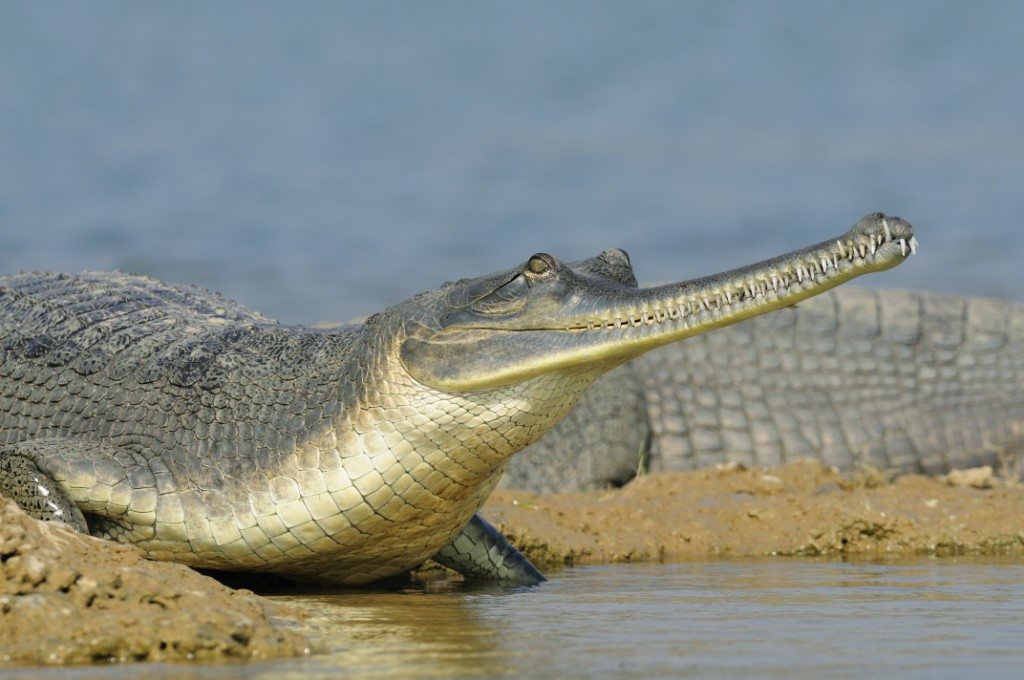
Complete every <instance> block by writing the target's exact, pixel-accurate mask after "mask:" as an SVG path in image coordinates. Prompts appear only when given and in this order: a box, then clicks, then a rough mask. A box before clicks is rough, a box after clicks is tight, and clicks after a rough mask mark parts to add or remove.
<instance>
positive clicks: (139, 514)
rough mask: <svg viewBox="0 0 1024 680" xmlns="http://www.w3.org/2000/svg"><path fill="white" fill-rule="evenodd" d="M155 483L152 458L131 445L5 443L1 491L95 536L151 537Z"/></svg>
mask: <svg viewBox="0 0 1024 680" xmlns="http://www.w3.org/2000/svg"><path fill="white" fill-rule="evenodd" d="M156 487H157V477H156V475H155V474H154V470H153V469H152V467H151V463H150V461H148V460H147V459H144V458H143V457H142V456H141V455H140V454H138V453H135V452H133V451H131V450H129V449H126V448H121V447H117V446H111V445H109V444H103V443H100V442H95V441H89V440H87V439H73V438H70V437H40V438H38V439H28V440H25V441H22V442H18V443H16V444H8V445H5V446H2V447H0V495H2V496H6V497H7V498H10V499H11V500H13V501H14V502H16V503H17V504H18V505H20V506H21V507H22V509H24V510H25V511H26V512H28V513H29V514H30V515H31V516H32V517H36V518H38V519H44V520H59V521H62V522H67V523H68V524H71V525H72V526H74V527H75V528H76V529H78V530H80V531H83V532H87V533H90V534H92V535H94V536H103V537H105V538H112V539H115V540H122V538H125V537H134V538H147V537H152V535H153V531H154V526H155V523H156V512H155V511H156V506H157V488H156ZM83 513H84V515H83ZM86 517H88V520H87V519H85V518H86Z"/></svg>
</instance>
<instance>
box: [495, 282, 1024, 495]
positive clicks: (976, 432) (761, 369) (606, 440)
mask: <svg viewBox="0 0 1024 680" xmlns="http://www.w3.org/2000/svg"><path fill="white" fill-rule="evenodd" d="M1022 455H1024V304H1021V303H1018V302H1006V301H1002V300H993V299H985V298H961V297H956V296H952V295H944V294H939V293H923V292H909V291H903V290H865V289H860V288H856V287H848V286H844V287H842V288H836V289H835V290H831V291H828V292H826V293H824V294H822V295H820V296H818V297H815V298H813V299H810V300H807V301H806V302H803V303H801V304H800V305H799V306H797V307H793V308H788V309H783V310H779V311H778V312H776V313H774V314H770V315H765V316H761V317H757V318H755V319H750V320H749V321H745V322H743V323H740V324H736V325H735V326H732V327H730V328H723V329H721V330H720V331H717V332H715V333H708V334H705V335H700V336H696V337H694V338H691V339H689V340H686V341H684V342H680V343H675V344H672V345H666V346H665V347H661V348H659V349H656V350H654V351H652V352H648V353H647V354H645V355H643V356H642V357H639V358H637V359H635V360H633V361H632V362H630V363H629V364H627V365H625V366H622V367H620V368H617V369H615V370H614V371H612V372H610V373H608V374H607V375H605V376H602V377H601V378H599V379H598V380H597V381H596V383H595V384H594V385H593V386H592V387H591V388H590V389H589V390H588V391H587V393H586V394H584V396H583V397H582V398H581V399H580V401H579V403H577V405H576V407H575V408H574V409H573V411H571V412H570V413H569V415H568V416H567V417H566V418H565V419H564V420H563V421H561V422H560V423H559V424H558V425H556V426H555V428H554V429H552V431H551V432H550V433H548V434H547V435H545V436H544V437H543V438H542V439H541V440H540V441H538V442H537V443H536V444H534V445H532V446H530V447H528V448H527V449H526V450H524V451H523V452H521V453H520V454H519V455H517V456H516V457H515V458H514V459H513V460H512V461H511V463H510V465H509V469H508V472H507V474H506V477H505V478H504V479H503V484H506V485H509V486H514V487H518V488H527V489H530V490H532V491H537V492H553V491H574V490H581V489H588V488H600V487H602V486H608V485H610V484H611V485H618V484H621V483H624V482H625V481H627V480H628V479H630V478H631V477H632V476H633V475H634V474H635V473H636V471H637V469H638V467H640V468H641V469H643V468H644V467H646V468H647V469H649V470H653V471H657V470H685V469H691V468H698V467H705V466H709V465H713V464H717V463H726V462H737V463H743V464H747V465H764V466H768V465H776V464H779V463H783V462H785V461H787V460H795V459H798V458H816V459H818V460H821V461H822V462H824V463H826V464H828V465H832V466H835V467H837V468H839V469H841V470H852V469H855V468H856V467H857V466H858V465H867V466H871V467H875V468H878V469H882V470H898V471H903V472H926V473H930V474H935V473H940V472H948V471H949V470H950V469H952V468H965V467H972V466H976V465H986V464H988V465H994V466H997V469H998V467H999V466H1001V465H1005V466H1006V467H1007V468H1008V470H1007V471H1008V472H1012V471H1013V469H1014V468H1015V467H1016V466H1019V464H1020V461H1019V459H1020V457H1021V456H1022Z"/></svg>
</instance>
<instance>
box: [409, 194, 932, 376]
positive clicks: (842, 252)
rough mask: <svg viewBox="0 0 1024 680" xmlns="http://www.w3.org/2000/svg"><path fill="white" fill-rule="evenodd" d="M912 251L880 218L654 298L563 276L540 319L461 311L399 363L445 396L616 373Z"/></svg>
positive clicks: (413, 344)
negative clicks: (543, 378)
mask: <svg viewBox="0 0 1024 680" xmlns="http://www.w3.org/2000/svg"><path fill="white" fill-rule="evenodd" d="M916 246H917V241H916V239H915V238H914V233H913V228H912V227H911V226H910V225H909V224H908V223H907V222H905V221H903V220H902V219H900V218H898V217H887V216H885V215H883V214H881V213H875V214H872V215H868V216H866V217H865V218H863V219H862V220H861V221H860V222H858V223H857V224H856V225H855V226H854V227H853V228H852V229H851V230H850V231H848V232H847V233H846V234H844V235H842V236H840V237H838V238H835V239H831V240H829V241H826V242H824V243H820V244H818V245H815V246H812V247H809V248H804V249H802V250H797V251H794V252H791V253H788V254H786V255H782V256H780V257H776V258H773V259H771V260H765V261H764V262H760V263H757V264H753V265H749V266H746V267H741V268H739V269H734V270H732V271H728V272H724V273H721V274H716V275H714V276H709V277H705V278H701V279H695V280H692V281H685V282H681V283H674V284H669V285H664V286H658V287H655V288H646V289H637V288H633V287H631V286H628V285H625V284H622V283H618V282H616V281H609V280H607V279H603V278H595V277H589V276H583V275H580V274H577V273H575V272H573V271H572V269H571V268H570V267H565V266H561V268H560V269H558V270H557V271H554V272H553V273H551V274H550V279H549V280H547V281H539V282H537V283H536V285H535V286H534V284H531V286H533V288H534V289H535V290H536V291H542V290H543V287H544V286H547V287H548V291H547V293H545V294H544V297H543V305H542V306H541V307H540V308H539V311H538V309H537V307H536V305H534V307H531V306H530V304H525V303H524V306H523V309H520V310H517V312H516V314H508V315H505V316H500V315H499V316H492V317H486V316H481V315H480V314H476V313H473V312H471V311H466V310H456V311H453V312H452V314H451V315H449V316H450V318H449V319H448V323H447V324H446V327H445V328H444V329H443V330H441V331H439V332H437V333H435V334H433V335H431V336H429V337H426V338H422V337H420V338H416V337H413V338H409V339H407V340H406V341H405V342H404V343H403V344H402V347H401V357H402V361H403V363H404V364H405V366H406V368H407V370H408V371H409V373H410V374H411V375H412V376H413V377H414V378H415V379H416V380H418V381H420V382H422V383H424V384H427V385H430V386H432V387H435V388H438V389H442V390H445V391H449V392H459V391H473V390H481V389H487V388H492V387H498V386H501V385H508V384H511V383H515V382H519V381H522V380H525V379H527V378H530V377H532V376H537V375H541V374H543V373H548V372H552V371H559V370H571V369H573V368H575V367H583V366H586V365H606V366H607V367H611V366H614V365H617V364H619V363H621V362H623V361H626V360H628V359H631V358H633V357H636V356H638V355H640V354H642V353H644V352H646V351H648V350H650V349H653V348H655V347H658V346H660V345H664V344H666V343H669V342H674V341H676V340H681V339H684V338H687V337H691V336H694V335H697V334H700V333H704V332H707V331H709V330H713V329H715V328H720V327H722V326H726V325H729V324H732V323H736V322H737V321H741V320H743V319H747V318H750V317H752V316H756V315H758V314H763V313H765V312H769V311H772V310H774V309H779V308H782V307H786V306H789V305H793V304H795V303H797V302H799V301H801V300H804V299H807V298H809V297H812V296H814V295H817V294H819V293H822V292H824V291H826V290H828V289H830V288H833V287H835V286H838V285H839V284H841V283H844V282H846V281H849V280H850V279H852V278H854V277H857V276H860V275H861V274H866V273H868V272H873V271H881V270H884V269H889V268H891V267H894V266H895V265H897V264H899V263H900V262H902V261H903V260H905V259H906V258H907V257H908V256H909V255H910V254H911V253H913V252H914V251H915V250H916ZM538 257H539V256H538ZM545 257H547V256H545ZM532 262H533V260H532V259H531V263H532ZM533 293H534V290H531V294H533ZM537 295H540V293H537ZM556 303H557V304H556ZM536 304H537V305H539V304H541V303H539V302H538V303H536ZM531 309H532V310H533V311H532V313H531Z"/></svg>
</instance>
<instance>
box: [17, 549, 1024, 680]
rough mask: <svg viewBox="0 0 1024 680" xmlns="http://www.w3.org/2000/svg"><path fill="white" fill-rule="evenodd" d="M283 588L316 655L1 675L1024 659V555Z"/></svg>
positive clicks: (449, 674) (309, 674) (636, 668)
mask: <svg viewBox="0 0 1024 680" xmlns="http://www.w3.org/2000/svg"><path fill="white" fill-rule="evenodd" d="M275 597H277V598H279V599H283V600H286V601H289V602H291V603H293V604H296V605H298V606H299V607H300V608H302V609H304V610H305V611H306V612H307V613H308V614H309V619H308V620H307V621H305V622H304V623H303V624H301V627H300V629H301V630H303V631H305V632H307V633H309V634H310V635H311V636H313V637H314V639H316V640H317V642H318V644H320V645H322V651H321V653H320V654H317V655H315V656H312V657H309V658H306V659H302V660H298V661H294V660H293V661H280V662H273V663H265V664H256V665H227V666H187V665H178V666H170V665H161V664H157V665H149V666H134V667H132V666H128V667H115V668H106V669H102V668H92V669H79V670H72V669H68V670H58V671H45V672H40V671H37V670H32V671H25V672H14V673H9V674H4V677H10V678H12V679H13V678H20V677H33V678H35V677H39V678H55V679H56V678H60V679H62V680H63V679H70V678H77V679H81V680H86V679H88V680H93V679H95V680H99V679H101V678H102V679H111V680H113V679H122V678H211V679H212V678H223V679H228V678H232V679H233V678H267V679H268V680H269V679H270V678H320V677H324V678H327V677H353V678H453V677H472V678H486V677H563V678H592V677H607V678H617V677H680V676H687V677H689V676H696V677H734V676H751V677H779V678H819V677H822V676H829V677H886V676H892V675H894V674H897V673H898V674H900V675H901V676H905V677H914V676H918V677H943V676H948V677H963V676H964V675H965V674H968V673H970V674H977V675H982V676H984V675H987V676H1004V677H1009V676H1013V675H1017V674H1019V671H1020V667H1021V664H1022V663H1024V650H1022V648H1021V640H1022V639H1024V565H1022V564H1020V563H1019V561H1000V560H996V559H988V560H984V561H977V560H967V559H953V558H948V559H941V560H938V559H936V560H924V561H911V562H895V563H873V562H828V561H810V560H802V559H773V560H735V561H720V562H706V563H683V564H632V565H612V566H604V567H583V568H575V569H567V570H564V571H562V572H558V573H553V574H551V580H550V581H548V582H547V583H545V584H543V585H541V586H540V587H538V588H533V589H512V590H507V589H498V588H492V589H483V590H480V589H463V588H460V587H459V586H458V585H456V584H451V583H444V582H440V583H433V584H430V585H428V586H427V587H417V588H411V589H408V590H405V591H392V592H388V591H376V592H375V591H369V592H344V593H333V594H331V593H321V594H311V595H287V596H283V595H279V596H275Z"/></svg>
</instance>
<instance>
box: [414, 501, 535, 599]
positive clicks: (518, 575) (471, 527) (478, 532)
mask: <svg viewBox="0 0 1024 680" xmlns="http://www.w3.org/2000/svg"><path fill="white" fill-rule="evenodd" d="M434 560H435V561H437V562H440V563H441V564H443V565H444V566H446V567H448V568H450V569H454V570H455V571H457V572H459V573H460V574H462V575H463V576H465V577H466V578H468V579H476V580H482V581H499V582H501V583H507V584H510V585H524V586H534V585H537V584H538V583H541V582H543V581H546V580H547V579H546V578H544V575H543V574H541V573H540V571H538V569H537V567H535V566H533V564H532V563H531V562H530V560H528V559H526V557H525V556H524V555H523V554H522V553H521V552H519V551H518V550H516V549H515V548H514V547H513V546H512V544H511V543H509V542H508V539H506V538H505V537H504V536H503V535H502V533H501V532H500V531H498V530H497V529H495V528H494V527H493V526H491V525H490V524H489V523H488V522H487V520H485V519H484V518H483V517H481V516H480V515H473V519H471V520H470V522H469V524H467V525H466V527H465V528H464V529H463V530H462V531H461V532H459V533H458V534H456V535H455V538H453V539H452V540H451V542H450V543H449V544H448V545H446V546H445V547H443V548H441V552H439V553H437V555H435V556H434Z"/></svg>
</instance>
